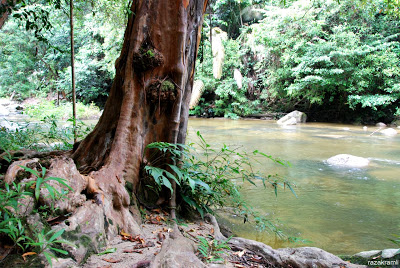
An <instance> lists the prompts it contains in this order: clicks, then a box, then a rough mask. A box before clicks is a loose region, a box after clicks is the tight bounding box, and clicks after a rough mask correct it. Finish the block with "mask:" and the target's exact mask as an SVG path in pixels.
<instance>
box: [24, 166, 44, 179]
mask: <svg viewBox="0 0 400 268" xmlns="http://www.w3.org/2000/svg"><path fill="white" fill-rule="evenodd" d="M19 167H20V168H23V169H24V170H26V171H28V172H29V173H31V174H32V175H35V176H36V177H37V178H39V177H40V175H39V172H37V170H34V169H31V168H28V167H25V166H19Z"/></svg>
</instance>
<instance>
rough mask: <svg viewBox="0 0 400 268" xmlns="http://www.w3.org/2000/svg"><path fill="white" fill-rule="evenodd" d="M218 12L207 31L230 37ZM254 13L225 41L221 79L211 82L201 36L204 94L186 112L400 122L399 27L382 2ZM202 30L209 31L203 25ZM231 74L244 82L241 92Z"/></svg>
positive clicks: (267, 8)
mask: <svg viewBox="0 0 400 268" xmlns="http://www.w3.org/2000/svg"><path fill="white" fill-rule="evenodd" d="M221 2H224V3H225V2H235V1H221ZM244 2H245V1H241V3H242V4H243V3H244ZM286 4H288V3H286ZM221 5H222V4H220V5H215V8H217V12H216V14H217V15H216V16H217V18H218V20H216V21H215V22H213V25H212V26H213V27H214V26H219V27H221V28H222V29H225V30H227V31H228V34H229V35H230V36H235V33H232V30H231V28H229V27H227V26H226V25H231V24H232V23H234V20H232V19H231V18H228V17H227V16H220V15H219V12H220V11H219V10H218V8H220V7H221ZM260 6H262V9H263V12H264V17H265V18H264V19H263V20H261V21H259V22H258V23H253V24H251V22H249V23H246V24H244V25H243V27H241V28H240V35H239V36H238V37H237V38H236V39H229V40H227V41H225V44H224V45H225V52H226V54H225V62H224V71H223V76H222V78H221V79H220V80H217V79H214V78H213V77H212V59H210V57H209V56H208V55H211V53H210V42H209V38H207V36H208V35H207V34H204V35H203V44H202V46H201V50H200V56H201V55H203V54H204V55H205V56H203V57H200V59H199V62H198V69H197V73H198V77H197V78H198V79H201V80H203V82H205V85H206V92H205V94H204V95H203V100H202V102H201V104H200V106H201V107H199V108H197V109H196V110H194V111H193V112H192V113H194V114H197V115H200V114H202V113H204V111H206V110H207V109H208V108H209V107H212V108H214V109H215V113H216V115H225V116H228V117H235V115H238V116H246V115H248V114H251V113H256V112H260V111H280V112H289V111H292V110H294V109H300V110H303V111H305V112H308V113H310V115H311V118H312V119H316V120H322V121H345V122H374V121H378V120H380V121H385V122H391V121H392V120H393V119H394V117H395V116H396V115H397V116H398V115H400V111H399V107H398V106H399V97H400V64H399V63H400V61H399V60H400V43H399V41H400V30H399V29H400V27H399V21H398V19H397V17H396V14H393V13H388V12H385V9H384V7H385V3H384V2H380V1H370V2H365V1H364V2H355V1H340V4H339V3H337V2H336V1H313V2H311V1H296V2H293V3H292V4H291V5H290V6H289V7H278V6H274V5H270V4H264V5H261V4H259V5H258V6H256V7H257V8H258V10H259V9H260ZM221 19H226V20H228V21H225V22H221V21H220V20H221ZM203 31H204V32H205V33H206V32H207V31H209V25H208V24H207V25H206V27H205V28H204V30H203ZM234 68H238V69H239V70H240V72H241V74H242V75H243V76H244V79H243V87H242V88H241V89H239V88H238V86H237V83H236V81H235V80H234V77H233V71H234Z"/></svg>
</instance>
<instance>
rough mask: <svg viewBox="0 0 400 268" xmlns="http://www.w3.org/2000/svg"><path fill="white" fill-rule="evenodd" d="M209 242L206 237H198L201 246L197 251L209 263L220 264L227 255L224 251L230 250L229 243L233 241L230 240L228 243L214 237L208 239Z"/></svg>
mask: <svg viewBox="0 0 400 268" xmlns="http://www.w3.org/2000/svg"><path fill="white" fill-rule="evenodd" d="M208 238H209V240H207V239H206V238H205V237H202V236H198V237H197V239H198V240H199V246H198V248H197V251H198V252H200V254H201V256H202V258H203V259H205V260H206V261H207V262H219V261H223V260H224V259H223V258H222V256H221V255H222V254H226V253H225V252H224V249H227V250H230V249H231V248H230V246H229V245H228V241H229V240H230V239H231V237H230V238H228V239H227V240H226V241H218V240H216V239H214V238H213V237H208Z"/></svg>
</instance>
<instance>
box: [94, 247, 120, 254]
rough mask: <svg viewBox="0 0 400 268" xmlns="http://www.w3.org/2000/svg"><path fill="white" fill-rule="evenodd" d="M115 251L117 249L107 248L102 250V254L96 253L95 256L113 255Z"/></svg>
mask: <svg viewBox="0 0 400 268" xmlns="http://www.w3.org/2000/svg"><path fill="white" fill-rule="evenodd" d="M116 251H117V248H108V249H106V250H104V251H103V252H100V253H98V254H97V255H98V256H101V255H105V254H110V253H114V252H116Z"/></svg>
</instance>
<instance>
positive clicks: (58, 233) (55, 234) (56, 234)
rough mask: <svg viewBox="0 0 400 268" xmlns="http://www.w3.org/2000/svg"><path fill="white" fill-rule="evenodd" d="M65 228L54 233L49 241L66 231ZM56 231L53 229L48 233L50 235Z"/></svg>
mask: <svg viewBox="0 0 400 268" xmlns="http://www.w3.org/2000/svg"><path fill="white" fill-rule="evenodd" d="M64 231H65V230H64V229H61V230H59V231H58V232H56V233H54V234H53V235H52V237H51V238H50V239H49V241H48V242H50V243H51V242H53V241H54V240H55V239H56V238H58V237H60V236H61V235H62V234H63V233H64ZM52 232H54V231H53V230H51V231H49V232H48V233H47V234H48V235H49V234H50V233H52Z"/></svg>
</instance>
